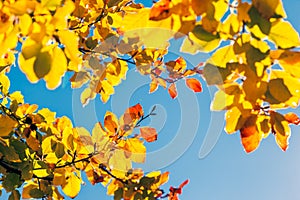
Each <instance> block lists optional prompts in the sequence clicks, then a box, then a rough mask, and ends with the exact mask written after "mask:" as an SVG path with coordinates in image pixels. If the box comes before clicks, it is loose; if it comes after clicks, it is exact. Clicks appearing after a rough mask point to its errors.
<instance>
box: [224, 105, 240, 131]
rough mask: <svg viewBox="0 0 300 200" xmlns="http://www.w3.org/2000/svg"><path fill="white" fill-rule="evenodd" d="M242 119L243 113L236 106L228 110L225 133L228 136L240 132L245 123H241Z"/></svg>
mask: <svg viewBox="0 0 300 200" xmlns="http://www.w3.org/2000/svg"><path fill="white" fill-rule="evenodd" d="M242 118H243V117H242V113H241V111H240V110H239V109H238V108H237V107H236V106H235V107H233V108H231V109H230V110H228V111H227V112H226V115H225V119H226V126H225V131H226V132H227V133H228V134H231V133H234V132H235V131H237V130H239V129H240V128H241V126H242V125H243V123H241V122H242V120H241V119H242Z"/></svg>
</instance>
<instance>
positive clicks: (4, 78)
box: [0, 73, 10, 95]
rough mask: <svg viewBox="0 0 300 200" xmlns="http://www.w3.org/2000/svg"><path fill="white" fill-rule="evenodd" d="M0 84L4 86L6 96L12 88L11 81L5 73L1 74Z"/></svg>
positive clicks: (3, 91)
mask: <svg viewBox="0 0 300 200" xmlns="http://www.w3.org/2000/svg"><path fill="white" fill-rule="evenodd" d="M0 84H1V86H2V93H3V94H5V95H6V94H7V93H8V90H9V87H10V80H9V78H8V77H7V76H6V75H5V74H4V73H0Z"/></svg>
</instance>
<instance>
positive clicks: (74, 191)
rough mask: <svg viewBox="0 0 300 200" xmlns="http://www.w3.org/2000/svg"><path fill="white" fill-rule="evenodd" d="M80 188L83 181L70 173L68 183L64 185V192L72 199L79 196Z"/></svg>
mask: <svg viewBox="0 0 300 200" xmlns="http://www.w3.org/2000/svg"><path fill="white" fill-rule="evenodd" d="M80 188H81V179H80V178H79V177H78V176H77V175H76V174H74V173H70V174H69V175H68V179H67V182H66V183H65V184H64V185H62V190H63V192H64V193H65V194H66V195H67V196H69V197H71V198H72V199H73V198H75V197H76V196H77V195H78V194H79V192H80Z"/></svg>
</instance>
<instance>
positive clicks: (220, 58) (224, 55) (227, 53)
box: [209, 45, 237, 68]
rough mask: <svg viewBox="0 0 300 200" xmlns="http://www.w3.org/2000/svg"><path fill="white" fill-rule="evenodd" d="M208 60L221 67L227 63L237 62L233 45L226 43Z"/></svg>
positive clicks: (224, 66)
mask: <svg viewBox="0 0 300 200" xmlns="http://www.w3.org/2000/svg"><path fill="white" fill-rule="evenodd" d="M209 62H210V63H211V64H213V65H216V66H218V67H222V68H226V64H227V63H230V62H237V57H236V55H235V53H234V51H233V46H232V45H228V46H225V47H222V48H220V49H218V50H217V51H216V52H215V53H214V54H213V55H212V57H211V58H210V59H209Z"/></svg>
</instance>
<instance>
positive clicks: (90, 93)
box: [80, 88, 96, 106]
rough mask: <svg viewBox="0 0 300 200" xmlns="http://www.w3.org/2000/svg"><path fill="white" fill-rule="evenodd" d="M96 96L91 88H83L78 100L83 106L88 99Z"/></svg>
mask: <svg viewBox="0 0 300 200" xmlns="http://www.w3.org/2000/svg"><path fill="white" fill-rule="evenodd" d="M95 97H96V93H95V92H93V91H92V90H91V88H85V89H84V90H83V91H82V93H81V95H80V101H81V103H82V105H83V106H85V105H87V104H88V103H89V100H90V99H94V98H95Z"/></svg>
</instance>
